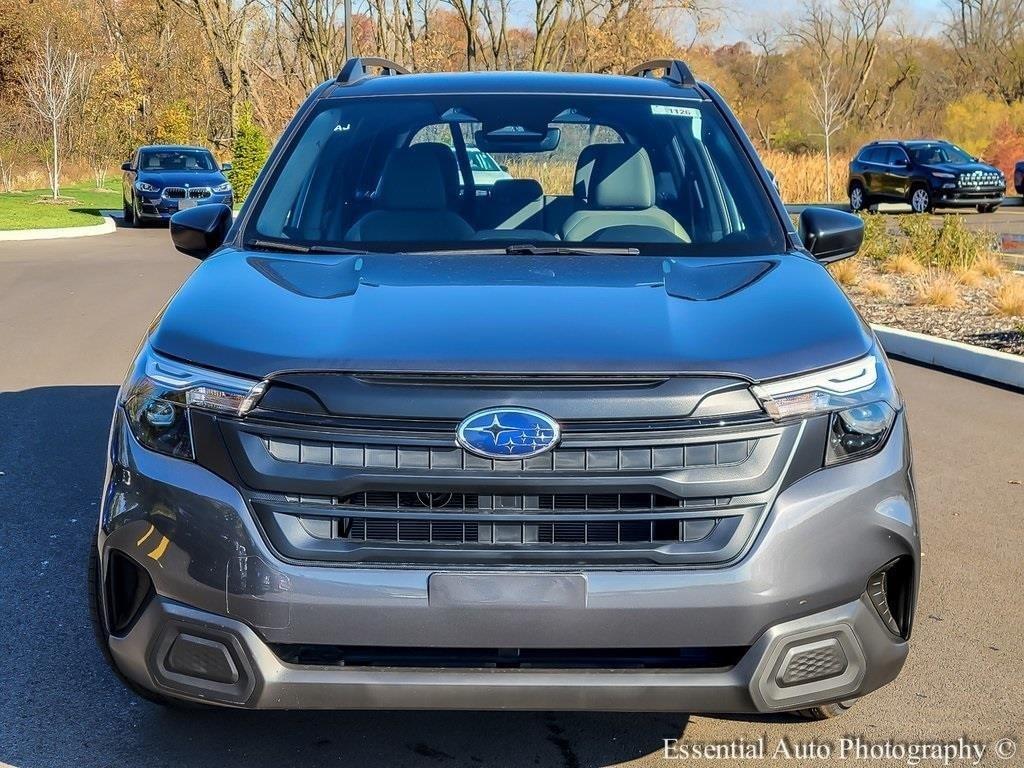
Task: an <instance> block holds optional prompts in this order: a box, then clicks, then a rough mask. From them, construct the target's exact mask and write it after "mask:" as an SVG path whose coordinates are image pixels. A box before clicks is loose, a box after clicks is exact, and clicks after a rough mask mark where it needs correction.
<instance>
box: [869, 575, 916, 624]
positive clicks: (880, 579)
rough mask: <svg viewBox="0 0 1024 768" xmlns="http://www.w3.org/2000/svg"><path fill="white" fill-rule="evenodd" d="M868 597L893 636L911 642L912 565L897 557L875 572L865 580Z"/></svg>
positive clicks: (912, 616) (912, 609)
mask: <svg viewBox="0 0 1024 768" xmlns="http://www.w3.org/2000/svg"><path fill="white" fill-rule="evenodd" d="M867 592H868V597H869V598H870V600H871V604H872V605H873V606H874V607H875V611H876V612H877V613H878V617H879V618H880V619H881V620H882V623H883V624H885V627H886V629H888V630H889V631H890V632H892V634H894V635H896V636H897V637H901V638H903V639H904V640H907V639H909V638H910V628H911V626H912V624H913V621H914V562H913V560H911V559H910V558H909V557H899V558H897V559H895V560H893V561H892V562H890V563H887V564H886V565H884V566H882V567H881V568H879V569H878V570H877V571H875V572H874V573H873V574H872V575H871V578H870V579H869V580H868V588H867Z"/></svg>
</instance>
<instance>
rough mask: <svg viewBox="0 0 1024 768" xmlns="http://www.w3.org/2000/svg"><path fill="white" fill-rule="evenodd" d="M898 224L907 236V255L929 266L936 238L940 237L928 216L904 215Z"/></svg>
mask: <svg viewBox="0 0 1024 768" xmlns="http://www.w3.org/2000/svg"><path fill="white" fill-rule="evenodd" d="M896 224H897V226H898V227H899V229H900V232H901V233H902V235H903V237H904V238H905V249H904V252H905V253H906V255H907V256H910V257H911V258H913V259H915V260H917V262H918V263H920V264H921V265H922V266H925V267H926V266H928V265H929V264H930V263H931V255H932V252H933V251H934V249H935V239H936V238H937V237H938V233H937V232H936V231H935V227H934V226H933V225H932V223H931V221H930V220H929V219H928V217H927V216H915V215H913V214H909V215H903V216H900V217H899V218H898V219H897V221H896Z"/></svg>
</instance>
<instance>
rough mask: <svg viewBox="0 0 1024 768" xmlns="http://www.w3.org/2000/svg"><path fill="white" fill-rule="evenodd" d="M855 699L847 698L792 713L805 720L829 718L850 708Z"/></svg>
mask: <svg viewBox="0 0 1024 768" xmlns="http://www.w3.org/2000/svg"><path fill="white" fill-rule="evenodd" d="M856 701H857V700H856V699H847V700H846V701H837V702H834V703H832V704H822V705H821V706H820V707H810V708H809V709H798V710H795V711H794V712H793V714H794V715H796V716H798V717H803V718H805V719H807V720H831V719H832V718H835V717H839V716H840V715H842V714H843V713H844V712H846V711H847V710H848V709H850V707H852V706H853V705H854V703H856Z"/></svg>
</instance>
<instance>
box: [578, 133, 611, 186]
mask: <svg viewBox="0 0 1024 768" xmlns="http://www.w3.org/2000/svg"><path fill="white" fill-rule="evenodd" d="M608 146H611V145H610V144H588V145H587V146H585V147H584V148H583V150H582V151H581V152H580V156H579V157H578V158H576V176H575V177H574V179H573V182H572V194H573V197H575V198H576V199H577V200H586V199H587V197H588V196H589V194H590V177H591V175H592V174H593V173H594V163H595V162H596V161H597V156H598V155H600V154H601V152H602V150H603V149H604V148H605V147H608Z"/></svg>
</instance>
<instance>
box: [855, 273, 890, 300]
mask: <svg viewBox="0 0 1024 768" xmlns="http://www.w3.org/2000/svg"><path fill="white" fill-rule="evenodd" d="M861 288H862V289H863V290H864V293H866V294H868V295H869V296H874V297H875V298H878V299H885V298H888V297H889V296H892V286H891V285H889V284H888V283H887V282H885V280H879V279H878V278H871V279H870V280H865V281H864V283H863V284H862V285H861Z"/></svg>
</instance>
